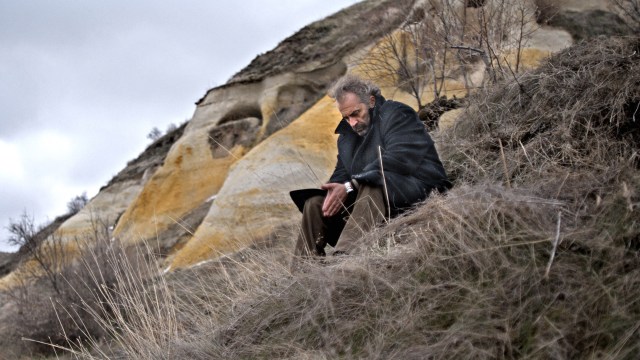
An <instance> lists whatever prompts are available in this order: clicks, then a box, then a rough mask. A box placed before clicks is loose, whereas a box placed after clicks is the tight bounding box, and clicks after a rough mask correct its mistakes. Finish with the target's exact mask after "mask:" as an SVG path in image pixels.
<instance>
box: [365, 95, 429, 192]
mask: <svg viewBox="0 0 640 360" xmlns="http://www.w3.org/2000/svg"><path fill="white" fill-rule="evenodd" d="M390 112H391V113H389V114H388V115H386V114H381V119H384V120H381V121H380V126H381V128H380V132H381V137H382V141H381V142H382V149H380V151H381V152H382V163H383V167H384V172H385V174H387V173H394V174H397V175H401V176H403V177H404V176H407V175H413V174H415V172H416V170H417V169H418V167H419V166H420V163H421V161H422V160H423V158H424V155H425V153H426V152H428V151H429V148H430V147H432V146H433V141H432V140H431V138H430V137H429V135H428V134H427V133H426V130H425V128H424V125H423V124H422V123H421V122H420V121H419V120H418V118H417V115H416V113H415V111H413V109H411V108H409V107H407V106H399V107H395V108H394V109H390ZM377 151H378V150H377V149H376V152H377ZM381 173H382V172H381V171H380V160H379V158H376V159H375V160H374V161H372V162H370V163H369V164H367V165H366V166H365V167H364V169H363V171H362V172H361V173H359V174H355V175H354V176H353V178H354V179H356V180H358V181H363V182H367V183H372V184H375V185H382V176H381ZM388 177H389V176H387V178H388Z"/></svg>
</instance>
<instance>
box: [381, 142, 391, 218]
mask: <svg viewBox="0 0 640 360" xmlns="http://www.w3.org/2000/svg"><path fill="white" fill-rule="evenodd" d="M378 159H380V172H381V173H382V184H383V185H384V196H385V198H386V199H387V213H388V215H389V219H391V204H390V203H389V191H388V190H387V179H385V177H384V166H383V165H382V149H381V147H380V146H378Z"/></svg>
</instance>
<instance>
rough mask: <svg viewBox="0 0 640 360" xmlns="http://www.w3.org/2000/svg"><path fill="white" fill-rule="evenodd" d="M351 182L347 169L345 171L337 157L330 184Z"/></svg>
mask: <svg viewBox="0 0 640 360" xmlns="http://www.w3.org/2000/svg"><path fill="white" fill-rule="evenodd" d="M349 180H351V177H350V176H349V173H348V172H347V169H345V167H344V165H343V164H342V161H341V160H340V155H338V161H337V162H336V168H335V170H333V174H332V175H331V178H329V182H330V183H345V182H347V181H349Z"/></svg>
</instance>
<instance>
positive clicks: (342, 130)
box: [335, 95, 387, 135]
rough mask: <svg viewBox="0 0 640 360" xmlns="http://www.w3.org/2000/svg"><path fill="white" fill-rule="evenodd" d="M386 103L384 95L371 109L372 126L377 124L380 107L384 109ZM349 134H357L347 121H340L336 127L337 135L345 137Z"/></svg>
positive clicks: (377, 97) (378, 98)
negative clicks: (383, 105)
mask: <svg viewBox="0 0 640 360" xmlns="http://www.w3.org/2000/svg"><path fill="white" fill-rule="evenodd" d="M385 101H387V100H386V99H385V98H384V96H382V95H378V96H376V103H375V105H374V106H373V109H369V117H370V118H371V124H373V123H374V122H375V120H376V118H377V116H378V114H379V113H380V107H382V104H384V102H385ZM349 132H352V133H354V134H355V131H353V129H352V128H351V126H350V125H349V123H348V122H347V121H346V120H344V119H342V120H340V123H338V126H337V127H336V130H335V133H336V134H341V135H345V134H348V133H349Z"/></svg>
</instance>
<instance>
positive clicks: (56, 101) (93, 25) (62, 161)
mask: <svg viewBox="0 0 640 360" xmlns="http://www.w3.org/2000/svg"><path fill="white" fill-rule="evenodd" d="M356 2H358V1H357V0H331V1H327V0H242V1H220V0H219V1H211V0H209V1H207V0H181V1H178V0H165V1H149V0H139V1H130V0H129V1H124V0H109V1H87V0H58V1H50V0H19V1H15V0H0V251H15V250H17V249H16V248H15V247H13V248H12V247H9V246H8V244H7V243H6V239H7V238H8V236H9V232H8V231H7V230H6V227H7V226H8V224H9V222H10V221H11V220H12V219H13V220H17V219H18V218H19V217H20V216H21V214H23V213H26V214H27V215H28V216H29V217H31V218H33V219H34V221H35V222H36V223H37V224H41V223H45V222H47V221H51V220H53V219H54V218H55V217H56V216H58V215H61V214H63V213H65V212H66V210H67V203H68V202H69V201H70V200H71V199H72V198H73V197H74V196H76V195H80V194H82V193H83V192H86V193H87V195H88V196H89V198H91V197H93V196H95V195H96V194H97V192H98V190H99V188H100V187H101V186H103V185H105V184H106V183H107V182H108V181H109V180H110V179H111V178H112V177H113V176H114V175H115V174H117V173H118V172H119V171H120V170H122V169H123V168H124V167H125V166H126V163H127V161H129V160H131V159H133V158H135V157H136V156H137V155H138V154H140V153H141V152H142V151H143V150H144V149H145V148H146V146H147V145H149V143H150V140H149V139H148V138H147V134H149V132H150V131H151V130H152V129H153V128H154V127H157V128H158V129H160V130H162V131H165V130H166V129H167V127H168V126H169V125H170V124H175V125H179V124H181V123H182V122H184V121H186V120H188V119H189V118H191V116H192V115H193V112H194V110H195V105H194V103H195V102H196V101H197V100H198V99H200V97H202V95H204V94H205V92H206V91H207V90H208V89H210V88H212V87H215V86H218V85H222V84H224V83H225V82H226V81H227V80H228V79H229V78H230V77H231V76H232V75H233V74H235V73H236V72H238V71H239V70H241V69H242V68H243V67H245V66H246V65H248V64H249V62H250V61H251V60H252V59H253V58H254V57H255V56H257V55H258V54H260V53H264V52H266V51H269V50H270V49H272V48H274V47H275V46H276V45H277V44H278V43H279V42H280V41H281V40H284V39H285V38H286V37H288V36H290V35H292V34H294V33H295V32H296V31H297V30H299V29H301V28H302V27H303V26H305V25H307V24H309V23H311V22H313V21H315V20H319V19H322V18H324V17H325V16H328V15H330V14H333V13H334V12H336V11H338V10H340V9H342V8H344V7H346V6H349V5H352V4H354V3H356Z"/></svg>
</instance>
